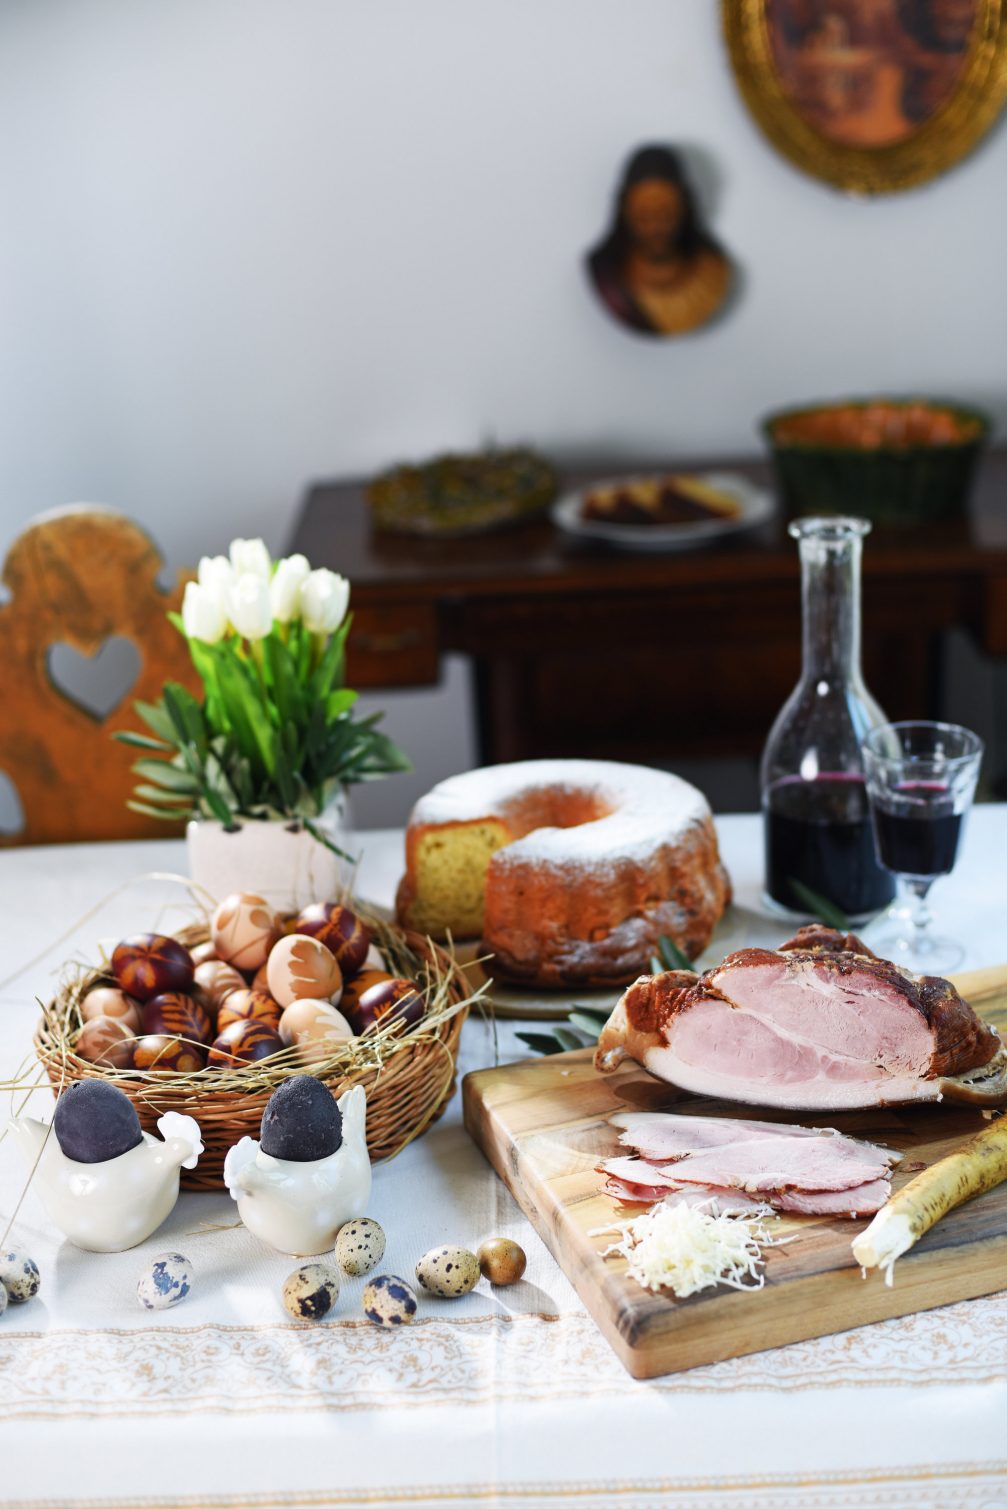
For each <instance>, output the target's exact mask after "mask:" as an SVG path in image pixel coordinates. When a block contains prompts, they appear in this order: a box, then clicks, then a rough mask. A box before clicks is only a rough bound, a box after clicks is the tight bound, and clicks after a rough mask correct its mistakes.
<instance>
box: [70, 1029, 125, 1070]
mask: <svg viewBox="0 0 1007 1509" xmlns="http://www.w3.org/2000/svg"><path fill="white" fill-rule="evenodd" d="M135 1042H136V1032H135V1030H134V1029H133V1028H132V1027H131V1026H129V1024H128V1023H126V1022H124V1021H123V1020H122V1018H121V1017H117V1016H96V1017H92V1018H91V1020H90V1021H89V1022H85V1023H84V1025H83V1027H82V1028H81V1029H80V1031H79V1032H78V1034H77V1040H76V1042H75V1043H74V1045H73V1046H74V1052H75V1053H76V1054H77V1056H78V1058H86V1059H87V1061H88V1063H89V1064H101V1065H102V1066H103V1068H106V1069H131V1068H132V1067H133V1049H134V1046H135Z"/></svg>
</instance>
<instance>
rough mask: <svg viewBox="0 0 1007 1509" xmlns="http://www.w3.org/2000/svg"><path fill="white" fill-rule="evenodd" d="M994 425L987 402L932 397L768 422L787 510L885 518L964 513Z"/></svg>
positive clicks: (870, 402)
mask: <svg viewBox="0 0 1007 1509" xmlns="http://www.w3.org/2000/svg"><path fill="white" fill-rule="evenodd" d="M989 427H990V426H989V420H988V419H987V417H986V415H985V414H983V413H981V412H980V411H979V410H978V409H971V408H965V407H963V406H962V405H960V404H953V403H941V402H937V401H936V400H931V399H923V398H905V399H903V398H870V399H849V400H844V401H842V402H839V403H832V404H815V405H812V406H810V407H808V408H801V409H786V410H781V411H779V412H777V413H775V414H770V415H768V416H767V418H766V419H764V420H763V423H762V431H763V434H764V435H765V436H766V438H767V440H768V441H769V445H770V449H771V451H772V453H773V461H774V463H775V466H776V471H777V476H778V478H779V483H780V491H781V493H782V496H783V502H784V506H785V508H786V510H787V512H788V513H790V514H802V513H803V514H807V513H841V514H858V515H859V516H860V517H861V518H867V519H873V520H874V521H875V522H876V523H879V524H919V523H931V522H933V521H935V520H938V519H947V518H951V517H953V516H955V515H958V514H961V513H963V512H964V509H965V505H966V503H967V501H968V496H969V491H970V489H971V485H972V478H973V474H974V472H975V468H976V462H977V461H978V459H979V456H980V454H981V452H982V448H983V446H984V444H985V442H986V437H987V435H988V433H989Z"/></svg>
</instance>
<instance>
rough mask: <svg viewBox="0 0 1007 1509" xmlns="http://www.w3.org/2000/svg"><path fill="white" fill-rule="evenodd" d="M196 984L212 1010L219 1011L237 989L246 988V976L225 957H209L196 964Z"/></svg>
mask: <svg viewBox="0 0 1007 1509" xmlns="http://www.w3.org/2000/svg"><path fill="white" fill-rule="evenodd" d="M196 984H197V985H198V986H199V989H200V990H201V991H202V993H203V996H204V997H205V999H206V1002H207V1005H208V1006H209V1007H210V1009H211V1011H214V1012H217V1011H219V1010H220V1008H221V1006H223V1004H224V1002H225V1001H226V1000H227V997H228V996H229V995H231V994H232V992H233V991H235V990H244V988H245V977H244V975H241V974H239V973H238V971H237V970H236V969H235V967H234V965H233V964H225V963H224V961H223V959H208V960H207V961H206V962H205V963H204V964H197V965H196Z"/></svg>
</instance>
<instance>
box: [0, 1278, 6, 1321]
mask: <svg viewBox="0 0 1007 1509" xmlns="http://www.w3.org/2000/svg"><path fill="white" fill-rule="evenodd" d="M6 1308H7V1290H6V1289H5V1288H4V1286H3V1284H0V1315H2V1314H3V1313H4V1311H5V1310H6Z"/></svg>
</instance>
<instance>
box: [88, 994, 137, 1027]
mask: <svg viewBox="0 0 1007 1509" xmlns="http://www.w3.org/2000/svg"><path fill="white" fill-rule="evenodd" d="M80 1014H81V1016H82V1017H83V1018H84V1020H85V1022H91V1021H93V1020H94V1018H95V1017H99V1016H114V1017H117V1018H118V1019H119V1021H120V1022H124V1023H125V1024H126V1026H127V1027H128V1028H129V1029H130V1031H131V1032H136V1031H137V1030H138V1029H139V1026H140V1003H139V1001H134V1000H133V997H132V996H128V995H127V994H126V993H125V991H123V990H117V989H116V988H115V986H114V985H96V986H95V988H94V990H89V991H88V993H87V995H86V996H85V997H84V999H83V1000H82V1001H81V1003H80Z"/></svg>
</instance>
